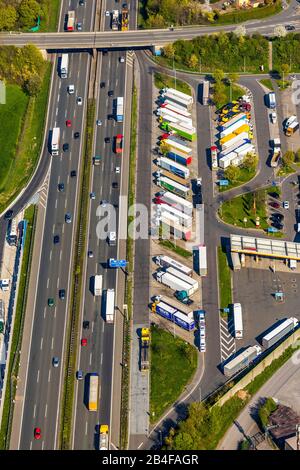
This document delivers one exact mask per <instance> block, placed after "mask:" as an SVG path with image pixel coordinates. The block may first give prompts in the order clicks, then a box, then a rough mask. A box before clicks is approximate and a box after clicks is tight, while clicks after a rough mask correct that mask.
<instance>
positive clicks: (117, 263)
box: [108, 258, 127, 268]
mask: <svg viewBox="0 0 300 470" xmlns="http://www.w3.org/2000/svg"><path fill="white" fill-rule="evenodd" d="M108 265H109V267H110V268H126V266H127V261H126V259H119V260H118V259H114V258H109V260H108Z"/></svg>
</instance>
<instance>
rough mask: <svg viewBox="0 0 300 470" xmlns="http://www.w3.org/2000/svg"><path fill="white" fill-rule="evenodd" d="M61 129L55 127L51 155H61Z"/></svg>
mask: <svg viewBox="0 0 300 470" xmlns="http://www.w3.org/2000/svg"><path fill="white" fill-rule="evenodd" d="M59 140H60V128H59V127H54V128H53V130H52V136H51V154H52V155H59Z"/></svg>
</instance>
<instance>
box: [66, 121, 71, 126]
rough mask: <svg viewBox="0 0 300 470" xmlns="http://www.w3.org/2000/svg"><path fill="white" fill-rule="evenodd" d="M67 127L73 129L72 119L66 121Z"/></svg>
mask: <svg viewBox="0 0 300 470" xmlns="http://www.w3.org/2000/svg"><path fill="white" fill-rule="evenodd" d="M66 126H67V127H71V126H72V121H70V119H67V120H66Z"/></svg>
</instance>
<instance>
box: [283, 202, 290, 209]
mask: <svg viewBox="0 0 300 470" xmlns="http://www.w3.org/2000/svg"><path fill="white" fill-rule="evenodd" d="M283 207H284V209H289V207H290V203H289V201H283Z"/></svg>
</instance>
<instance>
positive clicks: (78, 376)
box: [76, 369, 83, 380]
mask: <svg viewBox="0 0 300 470" xmlns="http://www.w3.org/2000/svg"><path fill="white" fill-rule="evenodd" d="M76 377H77V380H82V379H83V372H82V370H81V369H79V370H78V371H77V372H76Z"/></svg>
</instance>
